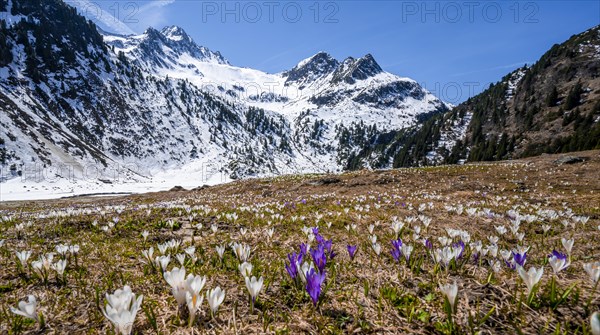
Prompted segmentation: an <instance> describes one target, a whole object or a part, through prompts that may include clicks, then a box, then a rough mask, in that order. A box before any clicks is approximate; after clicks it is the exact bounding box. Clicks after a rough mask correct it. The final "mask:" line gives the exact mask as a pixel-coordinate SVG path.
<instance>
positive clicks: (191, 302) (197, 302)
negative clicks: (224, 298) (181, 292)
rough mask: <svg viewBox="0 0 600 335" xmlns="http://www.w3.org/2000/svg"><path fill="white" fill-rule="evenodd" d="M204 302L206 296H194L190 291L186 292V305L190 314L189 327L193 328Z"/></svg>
mask: <svg viewBox="0 0 600 335" xmlns="http://www.w3.org/2000/svg"><path fill="white" fill-rule="evenodd" d="M203 301H204V296H203V295H202V294H192V293H190V292H188V291H186V292H185V304H186V306H187V308H188V312H189V313H190V320H189V325H190V326H191V325H192V324H193V323H194V320H195V319H196V312H197V311H198V309H200V306H202V302H203Z"/></svg>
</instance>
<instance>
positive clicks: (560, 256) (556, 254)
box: [549, 250, 567, 259]
mask: <svg viewBox="0 0 600 335" xmlns="http://www.w3.org/2000/svg"><path fill="white" fill-rule="evenodd" d="M552 256H554V257H556V258H558V259H567V254H563V253H562V252H560V251H556V250H552V253H551V254H550V256H549V257H552Z"/></svg>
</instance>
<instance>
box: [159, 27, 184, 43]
mask: <svg viewBox="0 0 600 335" xmlns="http://www.w3.org/2000/svg"><path fill="white" fill-rule="evenodd" d="M160 33H161V34H162V35H163V36H165V37H166V38H168V39H170V40H172V41H181V40H190V36H189V35H188V34H187V33H186V32H185V30H183V28H181V27H179V26H167V27H164V28H163V29H162V30H161V31H160Z"/></svg>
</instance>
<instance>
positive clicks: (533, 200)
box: [0, 151, 600, 334]
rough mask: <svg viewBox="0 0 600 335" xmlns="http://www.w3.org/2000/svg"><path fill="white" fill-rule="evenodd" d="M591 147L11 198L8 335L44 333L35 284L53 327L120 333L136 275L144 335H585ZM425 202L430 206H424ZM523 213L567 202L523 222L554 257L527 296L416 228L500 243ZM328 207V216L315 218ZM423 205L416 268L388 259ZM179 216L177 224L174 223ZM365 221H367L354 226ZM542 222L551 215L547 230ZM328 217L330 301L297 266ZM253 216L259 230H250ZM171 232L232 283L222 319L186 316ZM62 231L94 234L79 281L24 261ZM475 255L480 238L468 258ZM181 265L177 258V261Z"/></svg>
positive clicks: (5, 282) (539, 250) (535, 257)
mask: <svg viewBox="0 0 600 335" xmlns="http://www.w3.org/2000/svg"><path fill="white" fill-rule="evenodd" d="M579 155H580V156H584V157H586V158H587V160H586V161H585V162H584V163H580V164H574V165H563V166H557V165H555V164H554V163H553V160H554V159H556V156H543V157H539V158H534V159H529V160H523V161H515V162H511V163H494V164H479V165H467V166H452V167H436V168H423V169H403V170H392V171H374V172H371V171H360V172H355V173H349V174H344V175H339V176H323V175H312V176H283V177H278V178H272V179H258V180H247V181H240V182H236V183H231V184H226V185H221V186H216V187H211V188H207V189H204V190H201V191H194V192H164V193H154V194H145V195H136V196H129V197H117V198H102V199H100V198H83V199H62V200H55V201H34V202H16V203H5V204H2V205H0V210H1V211H2V213H1V216H3V217H4V219H3V220H2V222H1V223H0V239H3V240H4V241H5V242H4V245H3V246H2V247H0V269H1V271H0V333H2V334H5V333H9V334H10V333H19V332H23V333H27V332H30V333H33V332H37V330H36V329H37V327H36V325H35V324H34V323H33V321H27V320H24V319H23V318H21V317H16V316H15V315H14V314H12V313H11V312H10V311H9V306H16V305H17V303H18V302H19V301H20V300H24V299H25V298H26V296H27V295H28V294H33V295H35V296H36V297H37V298H38V301H39V302H40V311H41V312H42V313H43V315H44V317H45V319H46V329H45V330H44V332H45V333H48V334H82V333H86V334H87V333H90V334H96V333H110V332H112V326H111V325H110V323H109V322H108V321H107V320H106V319H105V318H104V316H103V315H102V312H101V310H100V308H101V307H102V306H104V304H105V301H104V294H105V293H106V292H112V291H114V290H115V289H117V288H120V287H122V286H123V285H130V286H131V287H132V289H133V291H134V292H135V293H136V294H143V295H144V302H143V305H142V310H140V312H139V313H138V316H137V318H136V323H135V326H134V333H139V334H152V333H157V332H159V333H161V334H191V333H227V334H229V333H239V334H258V333H260V334H263V333H289V334H297V333H312V334H317V333H324V334H329V333H332V334H334V333H340V334H341V333H377V334H401V333H415V334H432V333H440V334H443V333H453V332H454V333H480V334H514V333H519V332H522V333H527V334H532V333H536V334H537V333H541V334H551V333H557V334H587V333H589V315H590V314H591V312H593V311H595V310H599V309H600V300H599V299H598V298H597V294H598V293H596V296H591V292H592V288H593V287H592V283H591V280H590V279H589V277H588V276H587V274H586V273H585V272H584V271H583V269H582V265H583V263H588V262H592V261H600V254H599V251H598V250H600V248H599V246H600V230H599V227H598V226H599V225H600V208H599V206H600V172H599V171H600V155H599V153H598V151H590V152H585V153H580V154H579ZM421 204H427V205H426V206H425V208H421V209H419V205H421ZM447 205H450V206H459V205H462V206H463V207H464V208H465V209H466V208H475V209H477V211H478V212H481V211H482V210H483V209H484V208H487V209H490V210H491V211H493V212H494V213H497V214H499V215H498V216H497V217H494V218H488V217H486V216H482V215H477V214H476V215H469V214H467V213H466V211H463V213H461V214H458V213H455V212H448V211H447V210H446V209H445V206H447ZM376 207H379V208H376ZM345 209H348V212H347V213H346V212H345ZM511 209H513V210H517V211H518V212H520V213H521V214H534V215H535V214H536V213H537V212H538V210H544V209H549V210H554V211H557V212H563V213H564V215H563V216H562V217H561V218H559V219H557V220H548V219H545V218H542V217H538V218H537V219H536V220H533V222H531V223H528V222H522V224H521V228H520V231H521V232H523V233H525V234H526V235H525V239H524V242H523V243H522V244H525V245H528V246H530V247H531V250H530V252H529V253H528V261H527V264H526V268H529V267H530V266H536V267H539V266H542V265H543V266H544V269H545V271H544V275H543V277H542V280H541V284H540V285H539V290H538V292H537V294H536V296H535V298H534V299H533V301H532V303H531V304H530V305H529V306H528V305H526V304H525V301H524V300H525V298H526V297H523V289H524V285H523V283H522V282H521V280H520V279H519V276H518V274H517V273H516V271H515V270H512V269H510V268H508V267H506V266H504V265H503V267H502V270H501V271H500V272H499V273H498V274H495V275H493V276H490V274H491V273H492V271H491V270H490V266H489V265H488V262H487V260H489V259H491V257H490V256H489V255H488V256H486V258H485V260H483V261H482V262H481V263H478V262H475V261H473V260H472V258H471V257H467V256H465V257H464V258H463V260H462V261H460V262H459V263H460V264H459V265H458V266H455V267H453V268H451V269H443V268H440V266H437V265H436V264H435V263H434V262H433V261H432V259H431V257H430V255H429V254H428V251H427V249H426V248H425V247H424V246H423V245H422V244H421V243H419V242H415V241H412V236H413V233H414V230H415V226H417V225H418V226H421V227H422V230H421V234H420V236H421V237H423V238H429V239H431V240H432V241H433V242H434V245H435V247H440V244H439V242H438V241H437V237H439V236H447V234H446V229H447V228H453V229H463V230H466V231H468V232H469V233H470V236H471V241H475V240H481V241H482V242H483V244H484V245H487V244H489V243H488V240H487V237H488V236H490V235H497V233H496V231H495V229H494V227H495V226H498V225H504V226H506V227H507V228H508V224H509V220H508V218H507V216H506V213H507V211H508V210H511ZM147 210H150V212H149V213H148V212H147ZM568 210H572V213H573V214H568V213H569V212H566V211H568ZM188 211H189V213H188ZM233 212H235V213H237V214H238V216H239V217H238V219H237V220H235V221H233V220H230V219H227V218H226V217H225V215H224V214H226V213H233ZM192 214H195V217H194V218H193V219H192V220H191V222H190V217H189V216H190V215H192ZM275 214H278V215H277V216H273V215H275ZM318 214H320V215H323V217H322V218H321V219H320V220H318V221H317V215H318ZM279 215H281V217H279ZM418 215H424V216H427V217H429V218H431V219H432V222H431V225H430V226H429V228H428V229H425V227H423V224H422V223H421V222H419V221H418V220H417V221H416V222H414V223H412V224H408V223H407V224H406V226H405V228H404V230H403V232H402V234H401V237H402V240H403V241H404V243H409V244H412V245H413V246H414V247H415V250H414V252H413V255H412V256H411V259H412V262H413V264H412V266H411V267H410V268H409V267H408V266H407V265H406V263H405V262H403V263H397V262H395V261H394V260H393V259H392V257H391V256H390V247H391V245H390V241H391V240H392V239H393V238H394V237H395V235H394V233H393V232H392V230H391V229H390V222H391V220H392V217H394V216H396V217H398V218H399V219H401V220H405V219H406V218H407V217H409V216H415V217H417V216H418ZM573 215H575V216H586V217H589V221H588V222H587V224H585V225H583V224H581V223H575V228H572V227H571V226H568V227H564V226H563V224H562V220H568V222H569V223H572V222H574V221H575V220H573V217H572V216H573ZM115 217H118V218H119V222H118V223H117V224H116V226H115V227H114V228H113V229H111V230H110V232H105V231H103V230H102V229H101V227H102V226H105V225H106V224H107V223H108V222H110V221H111V220H113V218H115ZM294 217H296V220H295V221H294V220H293V218H294ZM303 217H304V218H303ZM169 220H173V222H174V223H175V227H174V228H173V229H172V228H170V227H169V225H168V224H167V222H168V221H169ZM94 221H96V222H97V225H94V224H93V222H94ZM26 222H31V225H30V226H29V227H28V228H25V229H24V230H23V231H22V232H21V233H18V232H17V229H16V228H15V227H16V225H17V224H20V223H26ZM269 222H270V223H269ZM327 222H331V223H332V224H331V228H328V227H327V225H326V223H327ZM198 223H202V224H203V227H202V228H201V229H196V228H194V226H195V225H196V224H198ZM212 224H215V225H217V226H218V232H217V233H216V234H213V233H212V231H211V230H210V226H211V225H212ZM351 224H356V230H350V231H349V230H347V229H346V227H347V226H348V225H351ZM370 224H375V225H376V227H375V229H374V234H376V235H377V236H378V242H379V243H381V246H382V252H381V255H380V256H377V255H375V253H374V252H373V250H372V249H371V247H370V243H371V242H370V241H369V233H368V232H367V229H368V228H367V227H368V226H369V225H370ZM542 224H550V225H551V226H552V229H551V230H550V232H549V233H548V234H547V235H546V236H545V237H544V238H542V237H543V233H542V229H541V225H542ZM315 225H318V226H319V227H320V232H321V234H322V235H323V236H324V237H325V238H327V239H333V246H334V247H333V248H334V250H335V251H336V252H337V253H338V256H337V257H336V258H335V259H334V260H333V261H332V262H330V263H331V264H330V265H328V268H327V281H326V285H327V289H326V290H325V294H324V296H323V298H322V301H321V303H320V305H319V307H318V308H314V307H313V305H312V303H311V302H310V299H309V297H308V295H307V294H306V293H305V292H304V291H303V289H302V288H301V287H297V286H296V285H294V282H293V281H291V280H290V278H289V276H288V274H287V273H286V271H285V269H284V261H285V260H286V259H287V258H286V255H287V254H288V253H290V252H292V251H298V246H299V244H300V243H302V242H306V240H307V238H306V236H305V235H304V233H303V232H302V231H301V228H302V227H303V226H307V227H312V226H315ZM267 226H271V227H274V229H275V233H274V236H273V238H272V240H269V239H268V238H267V236H266V234H265V228H266V227H267ZM240 227H245V228H247V229H248V233H247V234H246V235H245V236H241V234H240V230H239V229H240ZM144 230H148V231H149V232H150V236H149V238H148V241H147V242H143V239H142V238H141V235H140V234H141V232H142V231H144ZM562 237H567V238H574V240H575V246H574V250H573V253H572V256H571V257H572V263H571V265H570V266H569V267H568V268H567V269H566V270H564V271H562V272H561V273H559V274H558V276H557V285H558V288H559V291H560V292H562V291H564V290H566V289H567V287H570V286H573V289H572V291H571V293H570V294H569V295H568V296H567V297H566V298H565V300H564V301H563V302H561V303H560V304H559V305H558V306H552V303H551V302H550V301H549V295H550V292H549V289H550V281H551V278H552V276H553V274H552V269H551V268H550V266H549V265H548V264H547V255H548V254H549V253H550V252H551V251H552V250H553V249H557V250H563V252H564V248H563V247H562V245H561V242H560V240H561V238H562ZM171 239H178V240H182V241H184V245H185V246H188V245H194V246H196V255H197V256H198V261H197V262H196V263H194V264H192V262H191V261H189V259H188V262H187V263H186V269H187V271H188V272H191V273H194V274H201V275H206V276H207V278H208V281H207V284H206V287H208V288H212V287H215V286H217V285H219V286H220V287H222V288H223V289H225V291H226V297H225V301H224V303H223V305H222V306H221V308H220V311H219V313H218V315H217V316H216V318H215V319H211V318H210V316H209V314H208V305H207V304H206V301H205V302H204V305H203V306H202V312H201V313H200V316H199V318H198V319H197V320H196V323H195V324H194V326H193V327H191V328H190V327H188V326H187V321H186V320H185V319H184V315H182V314H181V313H179V312H178V308H177V306H176V302H175V300H174V298H173V297H172V295H171V293H170V288H169V286H168V285H167V283H166V282H165V280H164V279H163V278H162V276H161V274H160V272H159V271H156V270H153V269H152V268H151V267H150V266H148V265H145V264H144V263H143V262H142V261H141V260H142V255H141V251H142V250H144V249H147V248H149V247H150V246H154V247H155V249H156V245H157V243H163V242H165V241H168V240H171ZM233 241H238V242H244V243H247V244H248V245H250V246H252V254H251V260H250V262H251V263H252V264H253V265H254V271H253V272H254V274H255V275H262V276H263V277H264V278H265V286H264V287H263V290H262V291H261V293H260V295H259V298H258V301H257V304H256V306H255V309H254V312H253V313H251V312H250V306H249V302H248V296H247V291H246V288H245V285H244V280H243V278H242V276H241V275H240V273H239V271H238V269H237V265H238V262H237V260H236V259H235V256H234V254H233V253H232V251H231V249H230V248H227V251H226V253H225V257H224V260H223V262H220V261H219V259H218V257H217V254H216V252H215V246H216V245H219V244H228V243H229V242H233ZM59 243H68V244H78V245H80V246H81V250H80V252H79V256H78V259H77V263H75V261H74V259H70V260H69V263H68V267H67V272H66V283H62V282H59V281H57V280H56V278H55V276H54V275H51V276H50V279H49V281H48V283H44V282H43V281H42V280H41V279H40V278H38V277H36V276H35V275H34V274H33V272H32V271H31V269H26V270H25V271H24V272H21V273H19V271H18V270H17V269H18V260H17V258H16V257H15V254H14V252H15V251H20V250H32V251H33V255H32V257H31V259H30V260H29V261H30V262H31V261H32V260H36V259H37V258H38V256H39V255H41V254H43V253H46V252H52V251H54V248H55V246H56V245H57V244H59ZM314 244H315V242H313V245H314ZM347 244H357V245H359V250H358V254H357V256H356V258H355V260H354V261H350V259H349V257H348V254H347V252H346V245H347ZM517 244H518V241H517V239H516V238H515V237H514V236H513V235H512V234H511V233H510V231H509V232H507V233H506V234H505V235H503V236H501V237H500V240H499V242H498V245H499V250H500V249H508V250H511V249H512V248H514V247H515V246H516V245H517ZM156 253H157V252H155V255H156ZM470 254H471V250H470V248H468V247H467V248H466V249H465V255H470ZM498 258H500V253H499V254H498ZM462 263H464V264H462ZM175 264H177V261H175V260H174V259H173V261H172V262H171V264H170V265H169V269H171V268H172V267H174V266H175ZM453 280H456V282H457V283H458V286H459V294H458V297H459V298H458V304H457V310H456V313H455V316H454V323H455V328H454V329H453V330H450V328H449V323H448V318H447V316H446V313H445V312H444V302H443V297H442V294H441V293H440V291H439V288H438V285H439V284H440V283H448V282H452V281H453ZM205 290H206V289H205ZM589 299H591V303H590V305H589V306H587V301H588V300H589ZM586 307H587V308H586ZM490 311H491V313H490V314H489V315H488V316H487V317H485V318H484V316H485V315H486V314H487V313H488V312H490ZM152 314H154V315H155V326H156V328H157V329H158V331H157V329H155V328H154V324H153V321H152V319H153V318H152V317H151V315H152ZM184 314H185V313H184Z"/></svg>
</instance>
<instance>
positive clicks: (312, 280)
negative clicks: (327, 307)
mask: <svg viewBox="0 0 600 335" xmlns="http://www.w3.org/2000/svg"><path fill="white" fill-rule="evenodd" d="M324 281H325V272H319V273H317V272H316V271H315V269H310V271H309V272H308V273H307V274H306V292H308V295H309V296H310V298H311V299H312V302H313V305H315V307H317V303H318V302H319V297H320V296H321V285H322V284H323V282H324Z"/></svg>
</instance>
